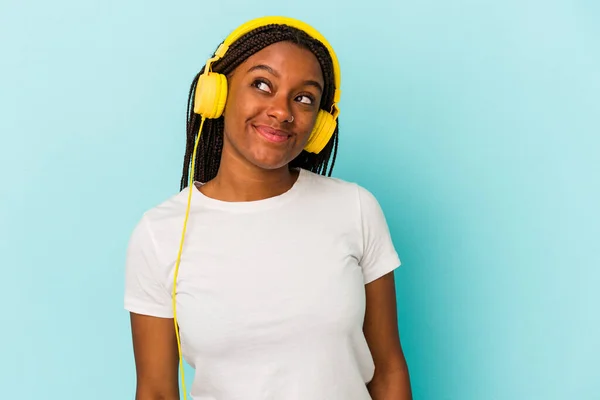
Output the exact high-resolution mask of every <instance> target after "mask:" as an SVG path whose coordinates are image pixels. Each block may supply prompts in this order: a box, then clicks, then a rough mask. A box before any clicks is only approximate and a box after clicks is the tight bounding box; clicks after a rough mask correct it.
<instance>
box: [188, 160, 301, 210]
mask: <svg viewBox="0 0 600 400" xmlns="http://www.w3.org/2000/svg"><path fill="white" fill-rule="evenodd" d="M298 175H299V173H298V171H296V170H290V169H289V167H288V166H287V165H286V166H283V167H281V168H278V169H273V170H267V169H262V168H259V167H257V166H254V165H252V166H250V165H248V164H246V163H243V162H241V160H234V159H227V158H225V157H224V158H223V160H222V161H221V164H220V166H219V171H218V172H217V175H216V176H215V178H214V179H212V180H211V181H209V182H207V183H206V184H204V185H202V186H201V187H200V188H199V190H200V191H201V192H202V193H203V194H204V195H205V196H208V197H211V198H214V199H217V200H222V201H232V202H239V201H256V200H263V199H267V198H270V197H274V196H279V195H281V194H283V193H285V192H287V191H288V190H290V189H291V188H292V186H294V183H295V182H296V180H297V179H298Z"/></svg>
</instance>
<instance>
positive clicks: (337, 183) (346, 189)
mask: <svg viewBox="0 0 600 400" xmlns="http://www.w3.org/2000/svg"><path fill="white" fill-rule="evenodd" d="M303 173H304V175H305V181H306V182H307V184H306V186H307V187H308V188H309V189H310V190H312V191H313V192H314V193H316V194H320V195H328V194H330V195H338V196H348V197H347V198H355V199H358V200H362V199H363V198H364V197H373V199H374V195H373V193H372V192H371V191H370V190H368V189H367V188H366V187H365V186H363V185H362V184H361V183H359V182H358V181H355V180H352V179H349V178H341V177H334V176H326V175H321V174H317V173H315V172H311V171H303Z"/></svg>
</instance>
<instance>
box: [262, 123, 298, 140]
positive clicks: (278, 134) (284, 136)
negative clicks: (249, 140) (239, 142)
mask: <svg viewBox="0 0 600 400" xmlns="http://www.w3.org/2000/svg"><path fill="white" fill-rule="evenodd" d="M252 127H253V128H254V130H255V131H256V132H257V133H258V134H259V135H260V136H262V137H263V138H265V139H267V140H268V141H269V142H272V143H283V142H285V141H287V140H288V139H289V138H290V137H291V136H292V135H290V134H289V133H287V132H284V131H280V130H277V129H273V128H271V127H269V126H265V125H258V126H257V125H252Z"/></svg>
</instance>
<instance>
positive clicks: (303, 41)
mask: <svg viewBox="0 0 600 400" xmlns="http://www.w3.org/2000/svg"><path fill="white" fill-rule="evenodd" d="M217 73H220V74H221V75H219V74H217ZM338 100H339V67H338V65H337V59H336V57H335V53H334V52H333V50H332V49H331V47H330V46H329V44H328V43H327V42H326V41H325V39H324V38H323V37H321V36H320V35H319V34H318V32H316V31H315V30H314V29H312V28H311V27H309V26H308V25H306V24H304V23H302V22H300V21H296V20H292V19H286V18H281V17H269V18H261V19H258V20H254V21H251V22H249V23H247V24H244V25H243V26H242V27H240V28H238V30H236V31H234V33H232V35H231V36H230V37H228V39H226V41H225V42H224V43H223V44H222V45H221V46H220V47H219V49H217V51H216V53H215V57H213V58H212V59H211V60H209V62H208V63H207V66H205V67H204V68H203V69H202V71H201V72H200V73H199V74H198V76H196V77H195V78H194V82H193V84H192V88H191V91H190V97H189V101H188V109H189V111H188V121H187V149H186V154H185V158H184V167H183V176H182V181H181V191H180V192H179V193H178V194H176V195H174V196H172V197H171V198H169V199H167V200H166V201H164V202H163V203H162V204H160V205H158V206H156V207H154V208H153V209H151V210H148V211H147V212H146V213H145V214H144V215H143V217H142V218H141V220H140V222H139V224H138V225H137V226H136V228H135V230H134V232H133V234H132V237H131V241H130V244H129V248H128V253H127V264H126V290H125V308H126V309H127V310H129V311H130V313H131V327H132V334H133V347H134V354H135V364H136V371H137V389H136V399H137V400H145V399H178V398H179V387H178V386H179V384H178V363H179V365H180V366H181V358H182V357H183V358H185V360H186V361H187V362H188V363H189V364H190V365H191V366H192V367H193V368H194V369H195V376H194V380H193V384H192V386H191V392H190V395H191V397H192V398H193V399H195V400H200V399H202V400H208V399H217V400H230V399H244V400H267V399H276V400H296V399H298V400H318V399H323V400H367V399H374V400H383V399H385V400H391V399H394V400H401V399H410V398H411V391H410V385H409V375H408V369H407V366H406V362H405V359H404V355H403V351H402V348H401V345H400V340H399V334H398V329H397V321H396V298H395V291H394V290H395V289H394V276H393V270H394V269H396V268H397V267H398V266H399V265H400V260H399V258H398V255H397V253H396V251H395V249H394V246H393V244H392V240H391V238H390V235H389V231H388V227H387V225H386V221H385V217H384V215H383V213H382V211H381V209H380V207H379V204H378V202H377V200H376V199H375V198H374V197H373V196H372V195H371V194H370V193H369V192H368V191H367V190H365V189H364V188H362V187H360V186H358V185H356V184H354V183H350V182H345V181H342V180H340V179H337V178H332V177H331V176H330V175H331V169H332V168H333V165H334V160H335V152H336V150H337V140H338V125H337V118H336V117H337V105H336V103H337V101H338ZM328 166H329V172H327V168H328ZM188 182H190V184H188ZM182 228H183V232H182ZM182 372H183V369H182ZM184 383H185V381H184ZM184 387H185V385H184ZM183 394H184V397H185V395H186V393H185V390H184V393H183Z"/></svg>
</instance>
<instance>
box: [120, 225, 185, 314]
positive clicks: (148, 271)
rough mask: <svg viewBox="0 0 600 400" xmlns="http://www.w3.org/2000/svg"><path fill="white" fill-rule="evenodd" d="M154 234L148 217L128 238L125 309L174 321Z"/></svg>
mask: <svg viewBox="0 0 600 400" xmlns="http://www.w3.org/2000/svg"><path fill="white" fill-rule="evenodd" d="M159 271H160V263H159V260H158V259H157V257H156V251H155V247H154V241H153V239H152V233H151V231H150V229H149V226H148V221H147V220H146V217H143V218H142V219H141V220H140V222H139V223H138V224H137V225H136V227H135V228H134V230H133V233H132V235H131V237H130V239H129V244H128V247H127V254H126V261H125V298H124V304H125V309H126V310H128V311H130V312H134V313H137V314H144V315H151V316H155V317H163V318H172V317H173V310H172V302H171V295H170V293H169V292H168V290H167V287H166V285H165V282H164V280H162V279H161V276H162V274H160V273H159Z"/></svg>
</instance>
